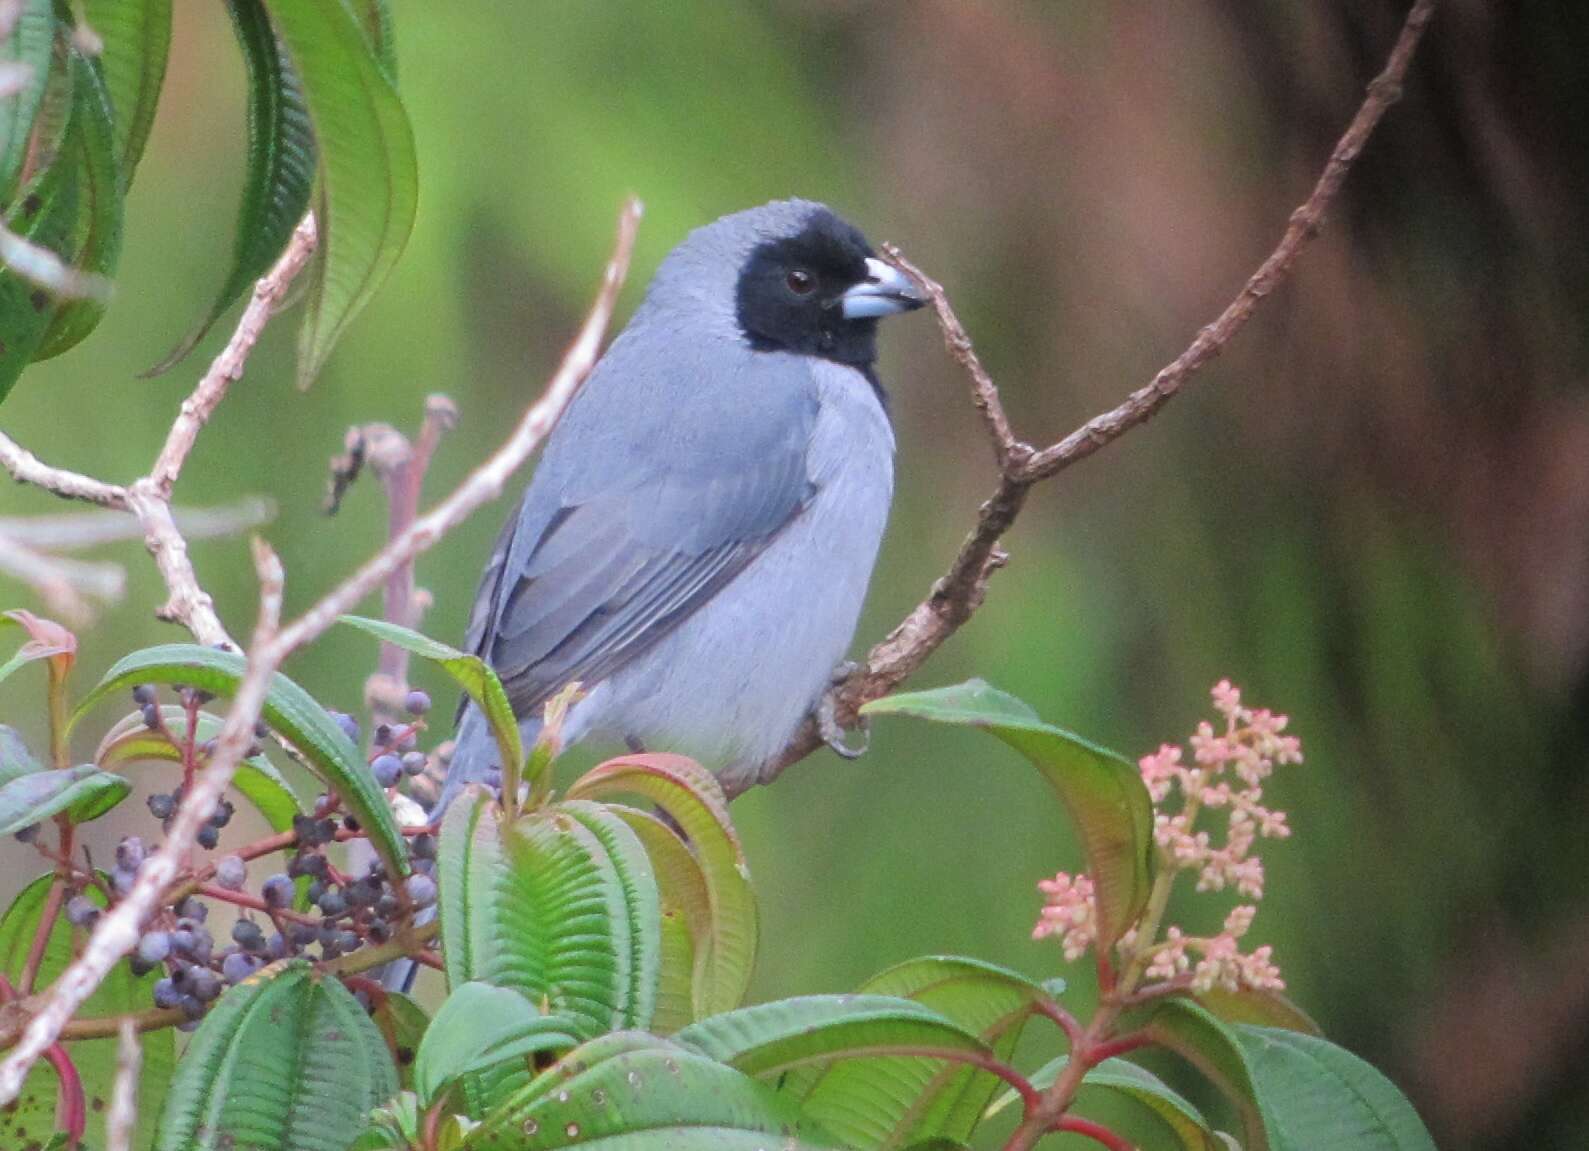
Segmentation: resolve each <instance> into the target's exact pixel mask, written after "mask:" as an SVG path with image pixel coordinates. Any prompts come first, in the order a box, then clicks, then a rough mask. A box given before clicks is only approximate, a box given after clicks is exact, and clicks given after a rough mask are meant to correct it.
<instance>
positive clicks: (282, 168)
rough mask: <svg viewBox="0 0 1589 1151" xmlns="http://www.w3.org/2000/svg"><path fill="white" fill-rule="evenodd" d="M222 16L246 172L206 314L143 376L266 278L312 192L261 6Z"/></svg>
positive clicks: (305, 138) (298, 99) (284, 65)
mask: <svg viewBox="0 0 1589 1151" xmlns="http://www.w3.org/2000/svg"><path fill="white" fill-rule="evenodd" d="M226 10H227V12H228V13H229V14H230V15H231V17H232V30H233V31H234V32H235V33H236V34H237V42H238V44H239V46H240V47H241V48H242V50H243V63H244V65H245V66H246V68H247V70H248V168H247V174H246V175H245V176H244V178H243V203H242V206H241V208H240V209H239V210H238V216H237V231H236V233H235V234H234V238H233V241H232V266H231V270H230V271H229V272H227V274H226V280H225V281H224V282H223V284H222V286H221V290H220V292H219V293H218V294H217V296H216V298H215V303H214V304H212V305H211V306H210V310H209V313H208V314H207V315H206V316H205V317H204V318H203V319H202V320H200V321H199V323H198V324H197V325H196V326H195V327H194V328H193V329H192V331H190V332H188V334H187V335H185V336H184V337H182V339H181V340H180V341H179V342H178V343H177V346H176V347H174V348H173V349H171V351H170V352H169V353H167V355H166V356H165V358H164V359H162V360H161V361H160V362H159V363H158V364H156V365H155V366H154V367H152V368H150V369H149V370H148V371H147V372H145V373H144V374H145V375H146V376H157V375H159V374H160V373H162V372H164V371H166V370H167V369H169V368H171V367H173V366H175V365H176V364H177V363H179V362H180V361H181V360H182V359H183V358H184V357H186V356H187V354H188V353H189V352H191V351H192V350H193V348H194V346H195V345H197V344H198V342H199V341H200V340H202V339H203V338H204V337H205V335H206V334H207V333H208V332H209V330H210V328H211V327H212V326H213V325H214V323H215V321H216V320H218V319H220V318H221V316H222V315H224V314H225V312H226V310H227V309H228V308H230V307H231V306H232V305H233V304H234V303H236V302H237V298H238V297H239V296H241V295H242V294H243V293H244V292H245V291H247V290H248V288H249V285H251V284H252V283H253V282H254V281H255V280H257V279H258V278H259V277H260V276H263V275H264V274H265V273H266V272H267V271H269V269H270V266H271V265H272V264H273V263H275V261H276V258H277V257H278V256H280V255H281V253H282V251H283V249H285V248H286V247H287V242H288V241H289V240H290V239H292V233H293V229H294V228H296V227H297V226H298V221H300V220H302V219H303V215H304V213H305V212H307V211H308V210H309V195H310V193H311V191H313V189H314V175H315V165H316V159H317V158H316V153H315V139H314V129H313V128H312V127H311V125H310V122H309V107H308V104H307V103H306V101H305V98H304V91H303V84H302V82H301V81H300V80H299V78H298V73H297V71H296V70H295V69H294V68H293V63H292V61H291V60H290V59H289V58H288V57H287V54H286V52H285V51H283V50H282V47H281V44H280V42H279V41H278V40H277V39H276V31H275V29H274V28H272V27H271V23H270V14H269V13H268V12H267V11H266V6H265V3H264V0H228V2H227V5H226Z"/></svg>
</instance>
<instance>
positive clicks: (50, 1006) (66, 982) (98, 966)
mask: <svg viewBox="0 0 1589 1151" xmlns="http://www.w3.org/2000/svg"><path fill="white" fill-rule="evenodd" d="M639 220H640V205H639V203H638V202H637V201H634V200H631V201H629V202H628V203H627V204H625V205H624V209H623V212H622V214H621V215H620V216H619V228H618V240H617V244H616V247H615V249H614V252H613V256H612V259H611V261H610V262H609V263H608V265H607V272H606V276H605V278H604V280H603V282H602V286H601V290H600V291H599V292H598V294H597V297H596V302H595V305H594V306H593V307H592V309H591V312H590V315H589V316H588V317H587V318H586V320H585V324H584V326H583V327H582V328H581V329H580V331H579V334H578V336H577V337H576V339H575V340H574V343H573V345H572V346H571V347H570V348H569V350H568V352H567V354H566V355H565V356H564V358H563V362H562V364H561V365H560V366H559V367H558V370H557V372H556V373H555V374H554V375H553V376H552V379H551V381H550V382H549V383H548V384H547V387H546V390H545V392H544V393H542V395H541V397H540V399H538V400H537V401H536V402H535V404H534V405H532V406H531V407H530V409H529V411H527V412H526V413H525V414H524V417H523V419H522V420H520V422H519V425H518V427H517V428H515V429H514V431H513V434H512V435H511V436H510V437H509V438H508V440H507V442H506V443H504V444H503V445H502V446H501V447H500V448H498V449H497V451H496V452H495V453H494V454H493V455H492V456H491V457H490V458H489V459H487V460H486V461H485V463H483V464H481V465H480V467H478V468H476V469H475V471H474V472H472V473H471V474H470V475H469V476H468V478H466V479H465V480H464V481H463V483H462V484H460V485H459V487H458V488H457V489H456V490H455V491H454V492H453V493H452V494H451V495H449V496H448V497H447V498H446V499H445V500H443V501H442V502H441V503H440V504H438V505H437V506H436V507H435V508H434V509H433V510H432V511H430V512H428V513H427V514H425V515H423V516H420V517H419V518H418V519H416V520H415V521H414V523H413V524H412V525H411V526H410V527H409V529H408V530H407V531H405V532H404V533H403V534H402V535H401V536H399V537H398V538H397V539H395V540H392V541H390V542H389V543H388V544H387V545H386V546H385V547H384V548H382V549H381V551H380V552H379V553H377V554H376V555H375V557H374V558H372V559H371V560H370V561H369V562H367V563H365V564H364V565H363V566H361V567H360V568H359V569H358V570H357V571H355V572H354V573H353V574H352V575H350V576H349V577H348V578H347V579H346V580H344V581H343V582H342V583H341V584H340V585H338V586H337V587H336V588H334V589H332V591H331V592H330V593H328V594H327V595H326V596H325V597H324V598H322V599H321V600H320V602H319V603H317V604H315V606H314V607H312V608H310V609H309V611H307V612H306V613H304V614H303V615H302V616H300V617H299V618H298V619H297V620H295V621H294V622H293V623H292V624H290V625H288V626H287V627H284V628H278V624H279V622H280V619H281V600H282V571H281V563H280V561H279V560H278V559H277V558H276V556H275V554H274V553H273V552H272V551H271V550H270V549H269V548H268V547H267V546H266V545H265V544H264V543H262V542H260V541H257V540H256V541H255V546H254V559H255V567H256V569H257V570H258V572H259V579H260V611H259V622H258V624H257V626H256V628H255V631H254V638H253V641H252V643H251V644H250V645H249V653H248V663H247V667H246V670H245V671H244V674H243V678H242V681H241V682H240V683H239V685H238V688H237V692H236V693H235V695H234V696H233V698H232V706H231V707H230V709H228V711H227V713H226V719H225V720H224V722H223V723H222V725H221V730H220V733H219V735H218V736H217V737H216V742H215V747H214V750H213V751H212V752H211V755H210V759H209V762H208V764H207V765H206V766H205V768H204V770H203V771H201V772H200V773H199V774H198V776H197V778H196V779H195V781H194V785H193V787H192V789H191V790H190V791H189V792H188V794H187V795H186V796H185V797H184V798H183V800H182V805H181V807H179V808H178V809H177V813H176V815H175V816H174V817H173V818H172V822H171V826H170V828H169V830H168V831H167V833H166V839H165V842H164V844H162V845H161V847H160V850H159V851H157V852H155V853H154V854H153V855H151V856H150V857H149V858H148V860H147V861H146V862H145V863H144V865H143V867H142V868H141V869H140V870H139V872H138V879H137V881H136V882H135V883H134V885H133V888H132V890H131V891H130V892H129V893H128V894H127V896H126V898H125V899H123V900H122V901H121V902H120V903H118V904H117V905H116V906H115V907H114V908H113V909H112V910H110V911H109V912H108V913H106V914H105V915H104V916H102V917H101V918H100V920H99V922H98V924H97V925H96V926H95V928H94V932H93V934H92V935H91V936H90V937H89V940H88V943H87V945H86V946H85V947H84V949H83V953H82V954H81V955H80V956H79V957H78V958H77V959H76V960H75V961H74V962H73V963H72V965H71V966H70V967H68V968H67V969H66V971H65V972H64V973H62V975H61V976H60V978H59V979H57V980H56V981H55V983H54V984H53V985H52V986H51V987H50V990H49V992H48V993H47V994H45V995H44V996H42V997H40V998H41V1001H40V1002H39V1004H38V1005H37V1008H36V1011H37V1013H36V1014H34V1015H33V1016H32V1018H31V1019H30V1020H29V1022H28V1024H27V1027H26V1028H25V1030H24V1031H23V1033H22V1037H21V1039H20V1040H18V1042H17V1045H16V1047H15V1049H13V1050H12V1051H11V1053H10V1054H9V1055H8V1056H7V1057H6V1059H5V1061H4V1062H3V1063H0V1106H4V1105H5V1104H7V1103H9V1102H10V1101H11V1100H13V1099H15V1098H16V1097H17V1094H18V1092H19V1091H20V1090H21V1088H22V1082H23V1079H24V1078H25V1077H26V1075H27V1073H28V1070H29V1068H31V1067H32V1066H33V1064H34V1063H35V1062H36V1061H37V1060H38V1058H39V1057H40V1055H41V1054H43V1052H44V1051H45V1050H46V1049H48V1048H49V1047H50V1046H51V1045H52V1044H53V1043H54V1042H55V1041H56V1040H57V1039H58V1038H59V1036H60V1034H61V1031H62V1029H63V1028H64V1027H65V1026H66V1025H67V1023H68V1021H69V1020H70V1019H71V1018H72V1016H73V1014H74V1013H75V1012H76V1011H77V1010H78V1008H79V1007H81V1006H82V1004H83V1002H84V1001H85V1000H86V999H87V998H88V996H89V995H91V994H92V993H93V991H94V989H95V988H96V987H98V986H99V984H100V983H101V982H102V981H103V980H104V978H105V976H106V975H107V974H109V972H110V970H111V968H112V967H113V966H114V965H115V963H116V962H117V961H118V960H119V959H120V958H121V957H122V956H123V955H125V954H126V953H127V952H128V951H130V950H131V949H132V948H133V946H135V945H136V943H137V942H138V937H139V934H140V933H141V931H142V928H143V924H144V923H145V922H146V921H147V920H148V919H149V917H150V916H151V915H152V914H153V913H154V911H155V910H156V909H157V908H158V907H159V905H160V901H161V896H162V894H163V893H164V892H165V890H166V889H167V888H168V887H169V886H170V884H171V883H172V881H173V880H174V879H175V878H176V876H177V873H178V872H179V870H180V869H181V866H182V863H183V861H184V859H185V858H186V856H187V853H188V851H189V849H190V848H191V847H192V845H193V843H194V840H195V838H196V836H197V834H198V831H199V828H200V827H202V826H203V825H204V824H205V822H206V821H207V820H208V819H209V816H210V814H211V812H213V811H214V809H215V805H216V804H217V803H218V802H219V801H220V799H221V798H222V796H223V795H224V794H225V791H226V786H227V784H228V783H229V782H230V781H231V778H232V776H233V774H234V773H235V772H236V770H237V765H238V762H239V761H240V760H241V758H242V757H243V755H244V754H246V753H247V750H248V748H249V747H250V745H252V743H253V741H254V724H255V722H256V721H257V720H258V718H259V714H260V708H261V706H262V705H263V703H264V699H265V693H266V691H267V689H268V687H269V684H270V679H271V676H272V675H273V674H274V673H275V671H276V669H277V668H279V667H280V666H281V664H282V662H283V661H284V660H286V658H287V657H288V656H289V655H291V654H292V653H293V652H294V651H296V650H298V649H299V648H300V647H302V646H304V645H305V644H307V643H309V642H311V641H312V640H314V639H315V638H316V637H318V636H319V635H320V634H321V633H322V632H324V631H325V630H326V628H328V627H330V626H331V625H332V623H334V622H335V621H336V618H337V616H339V615H341V614H342V613H344V612H346V611H347V610H348V609H349V608H351V607H353V606H354V605H355V604H357V603H358V601H359V600H360V599H362V598H363V597H364V596H365V595H367V594H369V593H370V592H372V591H374V590H375V589H376V588H377V587H379V586H380V585H381V583H382V581H384V580H385V579H386V578H387V577H388V576H389V575H390V574H391V573H392V572H393V571H394V570H396V569H397V567H399V566H400V565H402V564H404V563H407V562H410V561H411V560H412V559H413V557H414V556H416V555H418V554H419V553H420V552H421V551H424V550H425V549H426V548H429V547H431V546H432V545H433V544H434V543H435V542H436V541H437V540H438V539H440V538H441V536H442V535H443V534H444V533H445V532H446V531H447V530H449V529H450V528H452V527H453V526H455V525H456V524H458V523H460V522H462V520H463V519H464V518H465V517H466V516H468V515H469V514H470V513H471V512H473V511H474V510H475V509H476V508H478V507H479V506H480V505H481V504H483V503H485V502H486V501H487V500H490V499H492V498H493V497H494V496H496V495H497V494H498V493H500V492H501V490H502V487H503V484H504V483H505V482H506V481H507V479H508V477H509V476H511V475H512V473H513V472H514V470H515V469H516V468H518V467H519V465H521V464H522V463H523V462H524V461H525V460H526V459H528V458H529V455H530V453H531V452H533V451H534V450H535V448H536V447H537V446H538V445H539V444H540V442H541V441H542V440H543V439H544V438H545V437H546V435H547V433H548V432H550V431H551V429H552V426H553V425H554V424H555V423H556V422H557V419H558V417H559V416H561V415H562V413H563V410H564V408H566V407H567V406H568V402H569V401H570V400H571V399H573V397H574V394H575V393H576V392H577V391H578V390H579V387H580V385H581V384H582V383H583V382H584V381H585V378H586V376H588V375H589V374H590V370H591V368H592V367H594V366H595V363H596V357H597V354H598V353H599V352H600V349H601V343H602V339H603V336H604V334H605V332H606V329H607V324H608V322H609V321H610V320H611V318H612V312H613V307H614V305H615V304H616V302H617V298H618V290H619V288H620V287H621V286H622V284H623V279H624V276H625V274H626V273H627V271H628V267H629V257H630V254H631V252H632V251H633V248H634V237H635V230H636V228H637V226H638V224H639ZM157 506H158V507H161V508H165V509H166V510H167V512H168V513H169V505H167V504H164V503H158V504H157ZM178 539H180V537H178ZM195 586H196V585H195ZM30 1006H31V1004H30Z"/></svg>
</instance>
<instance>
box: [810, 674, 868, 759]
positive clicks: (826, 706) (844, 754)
mask: <svg viewBox="0 0 1589 1151" xmlns="http://www.w3.org/2000/svg"><path fill="white" fill-rule="evenodd" d="M854 666H855V665H854V664H851V665H850V668H851V669H853V668H854ZM841 673H842V674H841ZM849 674H850V673H849V671H845V670H844V669H843V667H842V666H841V667H840V668H839V669H837V670H836V671H835V672H834V680H833V682H834V683H842V682H843V681H844V680H845V679H848V678H849ZM857 727H858V730H859V731H860V733H861V742H860V744H859V745H856V746H852V745H851V744H850V743H849V742H848V738H847V735H846V732H845V730H844V728H843V726H842V725H841V724H840V723H839V716H838V706H837V701H836V700H835V699H834V696H833V693H832V692H831V691H829V692H824V693H823V695H822V702H821V703H819V704H817V734H818V735H820V736H821V737H822V742H823V743H825V744H827V745H828V746H829V747H831V748H832V749H833V751H834V753H835V754H836V755H838V756H839V758H841V759H860V758H861V756H863V755H865V754H866V751H867V748H869V747H871V746H872V730H871V724H870V723H868V722H867V721H866V720H865V719H864V718H863V719H861V720H860V721H859V723H858V725H857Z"/></svg>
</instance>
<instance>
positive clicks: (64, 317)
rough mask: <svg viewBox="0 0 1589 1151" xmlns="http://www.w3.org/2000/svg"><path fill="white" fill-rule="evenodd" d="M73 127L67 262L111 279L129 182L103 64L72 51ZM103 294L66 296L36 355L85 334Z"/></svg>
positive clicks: (52, 352)
mask: <svg viewBox="0 0 1589 1151" xmlns="http://www.w3.org/2000/svg"><path fill="white" fill-rule="evenodd" d="M71 67H72V73H73V76H72V105H73V106H72V127H71V130H70V131H69V132H68V136H67V139H68V142H69V143H70V144H73V145H74V146H72V147H67V148H64V149H63V150H62V152H61V155H60V156H59V157H57V159H56V161H55V162H56V163H57V164H73V165H75V168H76V175H75V177H74V178H75V180H76V183H77V221H76V225H75V227H74V229H73V232H74V235H73V239H72V241H71V254H70V256H69V257H68V258H67V261H66V262H67V263H68V264H70V265H71V267H72V268H73V269H74V270H75V271H77V272H80V273H82V274H84V275H87V276H97V277H100V278H102V279H105V280H109V279H110V277H111V276H112V275H114V274H115V271H116V263H117V261H118V260H120V259H121V235H122V205H123V201H124V199H125V198H126V188H125V185H124V183H123V180H122V174H121V171H120V169H119V168H118V167H117V163H116V133H115V116H114V113H113V112H112V111H111V107H110V94H109V93H108V92H107V91H106V89H105V81H104V78H103V76H102V75H101V73H100V70H99V66H98V65H97V64H95V63H94V62H92V61H90V60H87V59H85V58H84V57H83V56H82V55H80V54H79V53H78V52H77V50H76V49H75V48H74V49H73V52H72V61H71ZM105 303H106V301H105V299H104V298H102V297H97V296H79V297H77V298H75V299H69V300H62V301H61V302H60V303H59V304H58V305H57V306H56V309H55V314H54V315H53V316H51V317H50V323H49V326H48V327H47V328H45V330H44V339H43V341H42V342H41V343H40V345H39V349H38V351H37V352H35V353H34V356H33V358H34V359H35V360H47V359H49V358H50V357H51V356H58V355H60V354H61V353H62V352H64V351H66V350H67V349H69V348H72V347H75V346H76V345H77V344H79V343H80V342H81V341H82V340H84V339H85V338H87V336H88V334H89V333H90V332H92V331H93V330H94V329H95V328H96V327H97V326H98V325H99V321H100V319H101V318H102V317H103V316H104V314H105Z"/></svg>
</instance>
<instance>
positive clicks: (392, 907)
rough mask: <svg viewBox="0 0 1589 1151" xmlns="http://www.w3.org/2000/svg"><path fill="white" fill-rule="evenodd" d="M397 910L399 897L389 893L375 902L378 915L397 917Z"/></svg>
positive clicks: (382, 895) (384, 893)
mask: <svg viewBox="0 0 1589 1151" xmlns="http://www.w3.org/2000/svg"><path fill="white" fill-rule="evenodd" d="M397 908H398V903H397V896H395V895H393V894H392V893H391V892H389V891H387V892H383V893H382V894H381V897H380V898H379V899H377V900H376V901H375V914H377V915H387V916H391V915H396V914H397Z"/></svg>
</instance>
